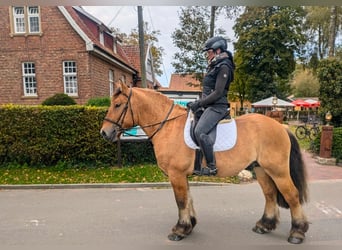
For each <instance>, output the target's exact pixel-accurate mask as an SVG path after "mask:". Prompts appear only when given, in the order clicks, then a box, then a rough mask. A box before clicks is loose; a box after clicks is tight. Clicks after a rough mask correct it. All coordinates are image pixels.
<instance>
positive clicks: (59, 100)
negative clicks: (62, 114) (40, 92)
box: [42, 93, 76, 106]
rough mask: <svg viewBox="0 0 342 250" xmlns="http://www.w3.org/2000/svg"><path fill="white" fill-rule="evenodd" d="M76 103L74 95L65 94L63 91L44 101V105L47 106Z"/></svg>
mask: <svg viewBox="0 0 342 250" xmlns="http://www.w3.org/2000/svg"><path fill="white" fill-rule="evenodd" d="M75 104H76V102H75V100H74V99H73V98H72V97H70V96H68V95H67V94H63V93H58V94H55V95H53V96H51V97H49V98H47V99H46V100H45V101H43V103H42V105H46V106H56V105H60V106H67V105H75Z"/></svg>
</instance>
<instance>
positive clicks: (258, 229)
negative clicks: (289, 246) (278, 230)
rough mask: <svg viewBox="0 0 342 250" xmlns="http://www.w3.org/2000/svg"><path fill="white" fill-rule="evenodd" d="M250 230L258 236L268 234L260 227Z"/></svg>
mask: <svg viewBox="0 0 342 250" xmlns="http://www.w3.org/2000/svg"><path fill="white" fill-rule="evenodd" d="M252 230H253V232H255V233H258V234H266V233H268V231H267V230H265V229H263V228H261V227H258V226H255V227H253V229H252Z"/></svg>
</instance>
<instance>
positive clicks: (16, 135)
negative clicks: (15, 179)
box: [0, 105, 155, 166]
mask: <svg viewBox="0 0 342 250" xmlns="http://www.w3.org/2000/svg"><path fill="white" fill-rule="evenodd" d="M106 110H107V108H98V107H86V106H78V105H74V106H63V107H61V106H36V107H32V106H17V105H6V106H1V107H0V165H1V164H6V163H17V164H28V165H30V166H32V165H33V166H39V165H55V164H57V163H58V162H60V163H62V164H64V163H65V164H70V163H71V164H91V165H111V166H112V165H116V164H117V144H116V143H110V142H107V141H105V140H104V139H103V138H102V137H101V136H100V133H99V130H100V128H101V124H102V121H103V118H104V116H105V114H106ZM122 144H123V145H122V163H123V165H129V164H137V163H141V162H143V161H148V162H154V161H155V159H154V154H153V150H152V146H151V145H150V143H149V142H145V143H134V142H132V143H128V142H127V143H126V142H125V143H122ZM130 154H132V155H130Z"/></svg>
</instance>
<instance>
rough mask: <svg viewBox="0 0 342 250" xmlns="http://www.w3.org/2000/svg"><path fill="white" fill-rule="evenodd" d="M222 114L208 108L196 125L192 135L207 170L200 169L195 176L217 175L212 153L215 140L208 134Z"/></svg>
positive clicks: (219, 111)
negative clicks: (197, 144) (201, 153)
mask: <svg viewBox="0 0 342 250" xmlns="http://www.w3.org/2000/svg"><path fill="white" fill-rule="evenodd" d="M224 112H225V110H222V112H221V110H219V109H215V108H211V107H209V108H207V109H206V110H205V111H204V112H203V114H202V116H201V118H200V119H199V121H198V123H197V125H196V128H195V132H194V134H195V137H196V140H197V141H198V143H199V146H200V148H201V150H202V152H203V155H204V158H205V160H206V162H207V167H208V168H202V170H201V172H200V173H195V174H205V175H215V174H216V173H217V169H216V164H215V157H214V152H213V145H214V142H215V139H212V138H211V137H210V136H209V133H210V132H211V131H212V130H213V129H214V128H215V126H216V124H217V123H218V121H219V120H220V119H221V118H222V117H223V116H224Z"/></svg>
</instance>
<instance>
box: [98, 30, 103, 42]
mask: <svg viewBox="0 0 342 250" xmlns="http://www.w3.org/2000/svg"><path fill="white" fill-rule="evenodd" d="M99 36H100V37H99V38H100V43H101V44H102V45H104V32H103V31H102V30H100V35H99Z"/></svg>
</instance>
